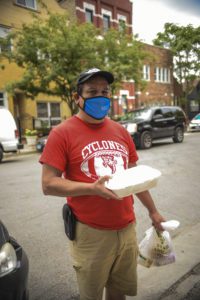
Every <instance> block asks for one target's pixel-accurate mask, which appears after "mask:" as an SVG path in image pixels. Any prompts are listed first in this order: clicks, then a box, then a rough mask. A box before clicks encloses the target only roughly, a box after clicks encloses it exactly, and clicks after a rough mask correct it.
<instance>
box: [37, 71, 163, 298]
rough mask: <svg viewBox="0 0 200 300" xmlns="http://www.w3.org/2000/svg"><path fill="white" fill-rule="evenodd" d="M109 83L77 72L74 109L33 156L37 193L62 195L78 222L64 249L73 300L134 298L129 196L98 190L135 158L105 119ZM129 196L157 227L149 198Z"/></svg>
mask: <svg viewBox="0 0 200 300" xmlns="http://www.w3.org/2000/svg"><path fill="white" fill-rule="evenodd" d="M113 81H114V78H113V75H112V74H111V73H109V72H106V71H101V70H99V69H96V68H95V69H90V70H88V71H85V72H83V73H81V74H80V76H79V78H78V82H77V92H76V93H75V94H74V100H75V102H76V104H77V105H78V107H79V112H78V114H77V115H75V116H72V117H71V118H70V119H68V120H66V121H64V122H63V123H62V124H60V125H58V126H57V127H55V128H54V129H53V130H52V131H51V134H50V135H49V138H48V142H47V144H46V146H45V149H44V152H43V154H42V156H41V159H40V162H41V163H42V164H43V174H42V187H43V191H44V194H45V195H55V196H61V197H67V202H68V204H69V206H70V207H71V208H72V210H73V212H74V214H75V216H76V218H77V220H78V221H77V224H76V237H75V240H74V241H70V249H71V255H72V259H73V266H74V269H75V270H76V275H77V280H78V286H79V291H80V299H81V300H89V299H90V300H100V299H102V293H103V289H104V287H106V299H107V300H112V299H114V300H123V299H125V295H132V296H134V295H136V293H137V275H136V266H137V255H138V247H137V240H136V234H135V215H134V211H133V197H132V196H129V197H124V198H123V199H119V198H118V197H117V196H116V195H115V194H114V193H113V192H112V191H111V190H109V189H107V188H106V187H105V182H106V181H108V180H109V178H110V176H111V175H112V174H114V173H115V172H117V171H120V170H122V169H127V168H130V167H133V166H136V161H137V159H138V156H137V153H136V150H135V146H134V143H133V140H132V138H131V136H130V135H129V134H128V132H127V131H126V130H125V129H124V128H123V127H122V126H121V125H120V124H118V123H115V122H114V121H112V120H110V119H109V118H107V117H106V116H107V114H108V111H109V108H110V84H111V83H112V82H113ZM62 175H64V176H63V177H62ZM137 196H138V198H139V199H140V200H141V202H142V203H143V204H144V206H145V207H146V208H147V209H148V211H149V215H150V218H151V220H152V222H153V224H154V226H155V227H156V228H157V229H158V230H162V227H161V225H160V223H161V222H162V221H164V219H163V217H162V216H161V215H160V214H159V213H158V211H157V209H156V207H155V205H154V202H153V200H152V198H151V195H150V193H149V192H148V191H145V192H141V193H139V194H137Z"/></svg>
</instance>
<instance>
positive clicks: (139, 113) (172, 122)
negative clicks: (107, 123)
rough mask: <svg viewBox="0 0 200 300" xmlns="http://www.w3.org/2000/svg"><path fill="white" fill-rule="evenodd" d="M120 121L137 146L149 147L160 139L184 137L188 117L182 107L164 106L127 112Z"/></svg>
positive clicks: (176, 141) (176, 139) (177, 140)
mask: <svg viewBox="0 0 200 300" xmlns="http://www.w3.org/2000/svg"><path fill="white" fill-rule="evenodd" d="M120 123H121V124H122V125H123V126H124V127H125V128H126V129H127V130H128V132H129V133H130V134H131V136H132V137H133V139H134V142H135V144H136V147H137V148H141V149H148V148H150V147H151V146H152V142H153V141H154V140H158V139H164V138H170V137H171V138H172V139H173V141H174V142H175V143H181V142H183V139H184V131H185V130H186V124H187V118H186V115H185V113H184V111H183V110H182V109H181V108H180V107H175V106H162V107H151V108H144V109H138V110H135V111H131V112H129V113H127V114H126V115H125V117H124V120H123V121H120Z"/></svg>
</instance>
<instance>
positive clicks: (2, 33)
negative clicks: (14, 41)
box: [0, 26, 12, 53]
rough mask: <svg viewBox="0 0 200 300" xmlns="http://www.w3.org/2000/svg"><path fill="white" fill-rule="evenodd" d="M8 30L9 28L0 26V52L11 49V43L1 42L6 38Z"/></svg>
mask: <svg viewBox="0 0 200 300" xmlns="http://www.w3.org/2000/svg"><path fill="white" fill-rule="evenodd" d="M9 32H10V29H9V28H6V27H3V26H0V53H2V52H7V51H11V48H12V46H11V43H9V44H7V43H6V44H5V43H4V42H3V40H4V39H5V38H6V36H7V35H8V34H9Z"/></svg>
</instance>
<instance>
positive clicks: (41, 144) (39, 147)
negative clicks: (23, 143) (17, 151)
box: [36, 135, 48, 152]
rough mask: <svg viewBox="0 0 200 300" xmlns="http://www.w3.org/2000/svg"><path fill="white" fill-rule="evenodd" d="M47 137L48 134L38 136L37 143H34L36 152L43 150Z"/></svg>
mask: <svg viewBox="0 0 200 300" xmlns="http://www.w3.org/2000/svg"><path fill="white" fill-rule="evenodd" d="M47 138H48V135H47V136H43V137H41V138H39V139H38V140H37V143H36V150H37V151H38V152H42V151H43V150H44V146H45V145H46V142H47Z"/></svg>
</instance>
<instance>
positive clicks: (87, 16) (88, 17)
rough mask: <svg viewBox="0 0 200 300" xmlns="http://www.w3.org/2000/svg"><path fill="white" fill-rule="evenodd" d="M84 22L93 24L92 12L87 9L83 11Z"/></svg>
mask: <svg viewBox="0 0 200 300" xmlns="http://www.w3.org/2000/svg"><path fill="white" fill-rule="evenodd" d="M85 20H86V22H88V23H93V11H92V10H91V9H89V8H86V9H85Z"/></svg>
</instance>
